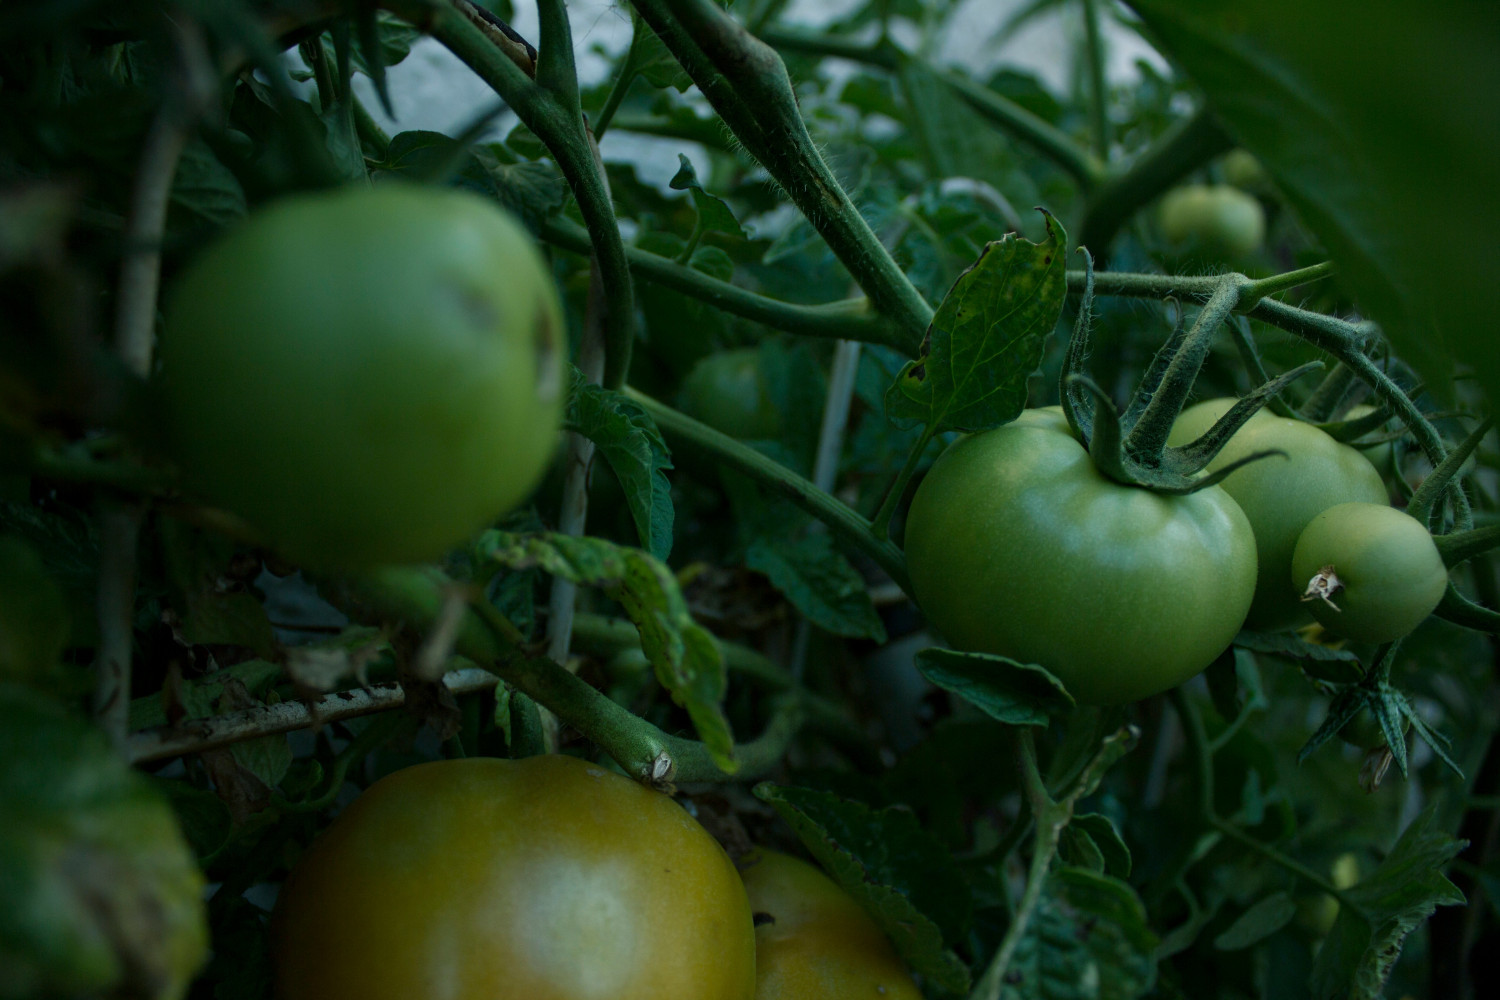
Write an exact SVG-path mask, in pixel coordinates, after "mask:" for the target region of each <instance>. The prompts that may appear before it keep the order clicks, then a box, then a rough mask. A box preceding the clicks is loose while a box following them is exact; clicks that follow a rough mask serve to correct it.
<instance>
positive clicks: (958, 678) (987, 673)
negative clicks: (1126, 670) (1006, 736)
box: [917, 648, 1074, 726]
mask: <svg viewBox="0 0 1500 1000" xmlns="http://www.w3.org/2000/svg"><path fill="white" fill-rule="evenodd" d="M917 669H918V670H920V671H921V672H922V676H923V677H926V678H927V679H928V680H929V681H931V682H932V683H933V684H936V685H937V686H938V687H940V688H942V689H943V690H945V691H952V692H953V693H954V694H956V695H958V696H959V697H961V698H963V699H964V700H965V701H967V702H969V703H970V704H972V705H974V706H975V707H977V708H979V709H981V710H983V711H984V712H985V713H986V714H988V715H989V716H991V717H992V718H994V719H996V720H998V721H1000V722H1004V723H1006V724H1007V725H1012V726H1045V725H1047V722H1048V719H1049V717H1050V716H1051V715H1052V714H1054V713H1057V712H1065V711H1067V710H1068V709H1071V708H1072V707H1073V705H1074V701H1073V696H1072V695H1070V694H1068V690H1067V688H1065V687H1063V683H1062V681H1060V680H1058V679H1057V678H1056V677H1054V676H1052V674H1050V673H1049V672H1048V671H1047V670H1046V668H1044V667H1039V666H1037V665H1036V664H1034V663H1017V662H1016V661H1015V660H1009V659H1006V658H1005V657H1003V656H992V655H991V654H989V653H961V652H959V651H958V650H954V649H938V648H933V649H924V650H922V651H921V652H920V653H918V654H917Z"/></svg>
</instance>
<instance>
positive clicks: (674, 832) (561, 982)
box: [272, 756, 755, 1000]
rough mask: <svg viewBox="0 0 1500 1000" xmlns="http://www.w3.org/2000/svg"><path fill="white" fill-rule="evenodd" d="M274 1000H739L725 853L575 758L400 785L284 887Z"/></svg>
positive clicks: (659, 800) (745, 923) (740, 895)
mask: <svg viewBox="0 0 1500 1000" xmlns="http://www.w3.org/2000/svg"><path fill="white" fill-rule="evenodd" d="M272 933H273V948H274V952H275V957H276V970H277V972H276V975H277V990H278V996H281V997H285V998H287V1000H295V998H297V997H320V998H329V1000H334V998H338V997H363V998H367V1000H375V998H380V997H393V998H394V997H413V996H432V995H441V996H450V997H455V998H469V997H474V998H478V997H489V998H495V1000H508V998H511V997H514V998H517V1000H520V998H523V997H524V998H527V1000H585V998H592V997H622V998H624V997H628V998H637V997H639V998H641V1000H645V998H647V997H668V996H681V997H689V996H691V997H702V998H704V1000H749V998H750V997H751V996H752V994H753V992H754V979H755V944H754V929H753V926H752V923H751V919H750V909H749V906H748V905H747V904H746V901H745V890H744V888H743V887H742V886H741V884H740V882H739V878H738V876H737V875H736V874H735V870H734V865H733V864H732V863H731V862H730V860H729V858H728V856H727V855H726V854H725V853H724V851H723V849H722V848H720V847H719V845H718V844H717V843H716V842H715V841H714V840H713V838H712V837H710V836H709V835H708V834H707V833H705V832H704V830H703V828H702V827H700V826H699V825H698V824H697V823H696V822H695V821H694V820H693V819H692V817H690V816H688V815H687V813H685V812H684V811H683V810H682V808H681V807H680V806H678V805H676V804H675V803H673V802H672V801H671V800H670V799H668V798H667V797H666V796H664V795H661V794H660V793H658V792H654V791H651V790H649V789H646V788H643V787H641V786H640V785H638V784H636V783H634V782H632V781H629V780H628V779H626V778H623V777H621V776H620V775H618V774H614V773H612V772H610V771H607V770H605V769H604V768H602V767H600V766H598V765H594V764H590V763H588V762H586V761H582V760H578V759H576V758H572V757H561V756H539V757H530V758H527V759H525V760H521V761H505V760H464V761H445V762H440V763H431V764H425V765H420V766H417V767H412V768H406V769H404V770H401V771H397V772H396V773H394V774H392V775H389V776H388V777H386V778H385V779H383V780H382V781H380V782H377V783H376V784H374V785H372V786H371V787H370V788H369V789H368V790H367V791H366V792H365V793H364V794H363V795H362V796H361V797H360V798H359V799H358V800H357V801H356V802H355V803H354V804H353V805H352V806H351V807H350V808H349V809H348V810H347V811H345V813H344V814H343V815H342V816H341V817H340V818H339V820H338V821H337V822H336V823H334V824H333V825H332V826H330V827H329V828H328V830H327V831H326V832H325V833H324V834H323V835H322V836H321V837H320V838H319V839H318V840H317V841H315V842H314V843H313V844H312V845H311V846H310V847H309V848H308V850H307V853H306V854H305V855H304V856H303V857H302V859H301V860H300V861H299V862H298V864H297V867H296V869H295V870H294V871H293V872H292V873H291V875H290V876H289V877H288V879H287V883H286V887H285V888H284V889H283V890H282V893H281V897H280V899H279V900H278V902H277V909H276V916H275V918H274V922H273V926H272Z"/></svg>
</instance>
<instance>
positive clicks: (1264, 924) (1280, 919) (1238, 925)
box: [1214, 892, 1297, 951]
mask: <svg viewBox="0 0 1500 1000" xmlns="http://www.w3.org/2000/svg"><path fill="white" fill-rule="evenodd" d="M1296 915H1297V904H1296V902H1294V901H1293V899H1292V897H1291V896H1289V895H1287V894H1286V893H1284V892H1273V893H1271V895H1269V896H1267V897H1266V898H1265V899H1262V900H1261V901H1260V902H1258V903H1256V904H1255V905H1254V906H1252V907H1250V909H1248V910H1246V911H1245V912H1244V913H1242V914H1240V917H1239V919H1238V920H1236V921H1235V922H1234V923H1232V924H1230V925H1229V927H1228V928H1227V929H1225V931H1224V933H1222V934H1220V935H1219V936H1218V937H1216V938H1214V947H1215V948H1217V949H1219V950H1220V951H1240V950H1242V949H1245V948H1248V947H1250V946H1251V945H1253V944H1258V943H1259V942H1261V941H1263V940H1265V939H1266V938H1268V937H1270V936H1271V935H1272V934H1275V933H1276V932H1277V931H1279V930H1281V929H1282V928H1283V927H1285V926H1286V925H1287V924H1288V923H1289V922H1290V921H1291V919H1292V917H1294V916H1296Z"/></svg>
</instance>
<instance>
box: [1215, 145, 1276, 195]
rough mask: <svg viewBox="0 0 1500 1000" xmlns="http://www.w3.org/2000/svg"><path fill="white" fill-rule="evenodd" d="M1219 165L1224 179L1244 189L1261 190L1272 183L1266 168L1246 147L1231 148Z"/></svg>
mask: <svg viewBox="0 0 1500 1000" xmlns="http://www.w3.org/2000/svg"><path fill="white" fill-rule="evenodd" d="M1219 166H1220V167H1221V168H1222V169H1223V171H1224V179H1225V180H1226V181H1228V182H1229V183H1231V184H1233V185H1234V186H1235V187H1237V188H1240V189H1241V190H1244V191H1259V190H1261V189H1263V188H1265V187H1266V186H1267V185H1269V184H1270V182H1271V178H1270V177H1269V176H1268V175H1267V174H1266V168H1265V167H1264V166H1262V165H1261V162H1260V161H1259V160H1257V159H1256V158H1255V155H1254V154H1253V153H1251V152H1250V151H1249V150H1246V149H1231V150H1230V151H1229V152H1227V153H1225V154H1224V159H1223V160H1222V161H1221V162H1220V164H1219Z"/></svg>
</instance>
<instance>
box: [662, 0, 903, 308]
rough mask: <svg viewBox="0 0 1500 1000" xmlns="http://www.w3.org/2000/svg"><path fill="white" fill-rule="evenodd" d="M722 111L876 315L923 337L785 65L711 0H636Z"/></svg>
mask: <svg viewBox="0 0 1500 1000" xmlns="http://www.w3.org/2000/svg"><path fill="white" fill-rule="evenodd" d="M633 3H634V4H635V8H636V10H637V11H639V12H640V15H641V17H642V18H643V19H644V20H645V21H646V23H647V24H648V25H650V27H651V30H653V31H655V32H656V34H657V36H658V37H659V38H660V39H661V40H662V41H663V42H664V43H665V44H666V46H667V48H668V49H670V50H671V51H672V54H673V55H674V56H676V57H677V61H678V62H679V63H681V64H682V67H683V69H685V70H686V71H687V73H688V75H689V76H690V77H692V79H693V82H694V83H696V84H697V85H698V89H699V90H700V91H702V92H703V94H704V96H705V97H707V98H708V100H709V103H710V104H712V105H713V106H714V110H716V111H718V113H719V116H720V117H721V118H723V119H724V122H725V123H726V124H727V125H728V126H729V127H730V129H731V130H732V131H733V132H734V135H735V137H736V138H737V139H738V140H739V141H740V142H741V143H743V144H744V147H745V149H746V150H747V151H749V152H750V154H751V155H753V156H754V157H755V158H756V160H758V161H759V162H760V164H761V165H762V166H764V167H765V168H766V170H767V171H769V172H770V174H771V176H772V177H773V178H775V180H776V182H777V183H778V184H780V185H781V187H782V189H783V190H785V191H786V193H787V195H788V196H789V197H790V198H791V199H792V202H793V203H794V204H795V205H796V206H797V207H798V208H799V209H800V210H801V211H802V214H803V215H804V216H805V217H806V218H807V220H808V222H809V223H811V224H812V226H813V228H814V229H816V230H817V231H818V233H819V234H820V235H821V236H822V237H823V239H824V240H826V241H827V242H828V246H829V248H830V249H832V250H833V252H834V254H835V255H836V256H837V257H838V258H839V260H840V261H842V262H843V264H844V266H845V267H846V268H848V269H849V273H850V274H851V275H852V276H853V278H854V280H855V282H856V283H858V284H859V286H860V287H861V288H862V289H864V292H865V294H866V295H868V296H869V297H870V301H871V302H873V303H874V304H875V307H876V308H877V309H878V310H880V312H882V313H884V314H886V315H889V316H891V317H892V318H894V319H895V320H896V321H897V322H898V323H899V324H900V325H901V326H902V327H903V328H905V329H906V330H907V332H908V333H910V334H912V335H914V336H917V337H920V336H921V334H922V331H925V330H926V329H927V324H928V323H929V322H931V320H932V307H931V306H930V305H928V303H927V302H926V301H925V300H924V299H923V298H922V296H921V293H919V292H918V291H917V289H916V287H915V286H914V285H912V283H911V282H910V281H909V280H908V279H907V277H906V275H905V273H904V272H903V271H902V270H901V268H900V267H899V266H898V265H897V264H896V262H895V260H894V259H892V257H891V255H890V254H889V253H888V252H887V251H886V249H885V247H884V246H883V245H882V244H881V242H880V240H879V239H878V238H877V237H876V235H875V233H874V232H873V231H872V230H871V229H870V226H869V224H868V223H867V222H865V220H864V217H863V216H861V215H860V214H859V210H858V209H857V208H856V207H855V206H854V203H853V202H852V201H851V200H850V199H849V196H848V194H846V193H845V192H844V189H843V188H842V187H841V186H840V185H839V183H838V180H837V179H836V178H835V177H834V176H833V172H832V171H831V170H830V169H829V168H828V164H827V163H826V162H825V161H824V159H823V155H822V153H821V152H820V151H819V149H818V146H817V143H815V142H814V141H813V138H812V136H811V135H810V134H809V133H808V131H807V124H806V123H805V122H804V121H803V120H802V113H801V110H800V109H799V108H798V106H797V98H796V94H795V93H793V91H792V85H791V81H790V79H788V77H787V74H786V66H785V65H783V63H782V61H781V57H780V56H778V55H777V54H776V52H775V50H774V49H772V48H771V47H770V46H768V45H766V44H765V43H764V42H761V41H760V40H759V39H757V38H755V37H754V36H752V35H751V34H750V33H749V32H748V31H746V30H745V29H744V28H743V27H741V26H740V24H739V23H738V22H736V21H735V20H734V19H733V18H732V17H731V16H730V15H729V14H728V13H727V12H726V11H725V10H724V9H723V8H721V7H720V6H718V4H716V3H714V2H713V0H633Z"/></svg>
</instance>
